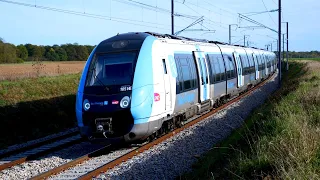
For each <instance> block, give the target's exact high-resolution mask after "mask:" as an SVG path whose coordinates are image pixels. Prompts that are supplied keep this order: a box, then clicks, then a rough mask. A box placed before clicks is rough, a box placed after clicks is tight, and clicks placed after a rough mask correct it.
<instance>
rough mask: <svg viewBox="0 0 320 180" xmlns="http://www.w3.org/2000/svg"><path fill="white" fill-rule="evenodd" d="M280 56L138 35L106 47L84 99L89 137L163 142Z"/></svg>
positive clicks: (89, 66)
mask: <svg viewBox="0 0 320 180" xmlns="http://www.w3.org/2000/svg"><path fill="white" fill-rule="evenodd" d="M276 69H277V62H276V56H275V54H274V53H272V52H269V51H264V50H261V49H256V48H249V47H242V46H231V45H228V44H224V43H219V42H216V41H207V40H199V39H190V38H186V37H181V36H172V35H167V34H157V33H151V32H137V33H125V34H118V35H116V36H114V37H111V38H109V39H106V40H104V41H102V42H101V43H99V44H98V45H97V46H96V47H95V48H94V50H93V51H92V52H91V54H90V56H89V58H88V60H87V62H86V64H85V67H84V69H83V72H82V76H81V79H80V84H79V88H78V92H77V98H76V116H77V122H78V126H79V128H80V132H81V135H82V136H83V137H86V138H88V139H90V140H99V141H100V140H102V139H118V140H124V141H126V142H133V141H136V140H145V139H147V138H150V137H151V138H152V137H155V136H157V135H159V134H162V133H164V132H167V131H170V130H172V129H174V128H175V127H179V126H181V125H182V124H183V123H184V122H185V121H188V120H189V119H190V118H192V117H193V116H195V115H197V114H201V113H203V112H206V111H208V110H211V109H213V108H215V107H217V106H220V105H221V104H222V103H224V102H226V101H227V100H228V99H230V98H233V97H235V96H238V95H239V94H240V93H242V92H244V91H246V90H248V89H249V88H251V87H253V86H255V85H256V84H258V83H259V82H261V81H263V80H264V79H266V78H267V77H268V76H270V75H272V74H273V73H274V72H275V71H276Z"/></svg>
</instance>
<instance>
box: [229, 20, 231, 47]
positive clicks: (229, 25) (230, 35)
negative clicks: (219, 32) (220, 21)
mask: <svg viewBox="0 0 320 180" xmlns="http://www.w3.org/2000/svg"><path fill="white" fill-rule="evenodd" d="M229 44H230V45H231V24H229Z"/></svg>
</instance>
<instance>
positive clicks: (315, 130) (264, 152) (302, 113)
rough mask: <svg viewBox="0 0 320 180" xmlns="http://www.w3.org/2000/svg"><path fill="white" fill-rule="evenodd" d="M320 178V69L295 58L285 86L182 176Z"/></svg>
mask: <svg viewBox="0 0 320 180" xmlns="http://www.w3.org/2000/svg"><path fill="white" fill-rule="evenodd" d="M266 177H272V178H276V179H319V178H320V71H319V69H318V70H311V69H306V67H305V65H304V64H302V63H298V62H290V70H289V72H288V73H284V77H283V84H282V88H281V89H280V90H278V91H277V92H276V93H275V94H273V95H272V96H271V97H270V98H269V99H268V100H267V102H266V103H265V104H264V105H262V106H261V107H259V108H258V109H256V110H255V111H254V112H253V113H252V114H251V116H250V117H249V118H248V119H247V120H246V122H245V124H244V125H243V126H242V127H241V128H240V129H238V130H236V131H234V132H233V133H232V134H231V135H230V137H229V138H227V139H226V140H224V141H223V142H221V143H220V144H219V145H217V146H215V147H213V148H212V150H210V151H209V152H207V153H206V154H205V155H204V156H203V157H202V158H200V159H199V161H198V162H197V163H195V164H194V165H193V171H192V172H191V173H187V174H184V175H183V176H181V177H179V179H263V178H266Z"/></svg>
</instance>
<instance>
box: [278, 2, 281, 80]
mask: <svg viewBox="0 0 320 180" xmlns="http://www.w3.org/2000/svg"><path fill="white" fill-rule="evenodd" d="M278 1H279V2H278V6H279V7H278V9H279V11H278V19H279V22H278V23H279V24H278V25H279V30H278V38H279V41H278V66H279V86H281V60H280V59H281V0H278Z"/></svg>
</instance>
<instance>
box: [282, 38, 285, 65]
mask: <svg viewBox="0 0 320 180" xmlns="http://www.w3.org/2000/svg"><path fill="white" fill-rule="evenodd" d="M285 62H286V61H285V59H284V34H282V63H285Z"/></svg>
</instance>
